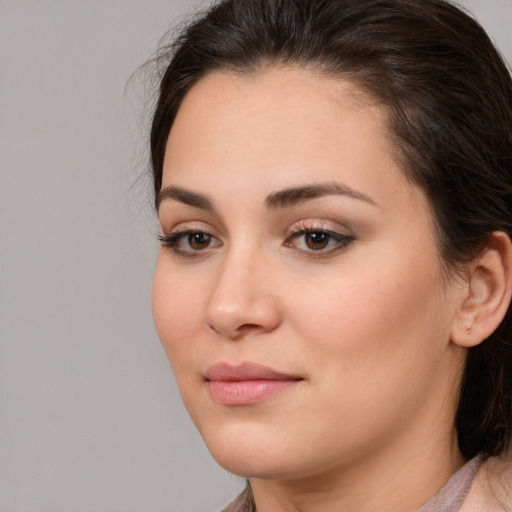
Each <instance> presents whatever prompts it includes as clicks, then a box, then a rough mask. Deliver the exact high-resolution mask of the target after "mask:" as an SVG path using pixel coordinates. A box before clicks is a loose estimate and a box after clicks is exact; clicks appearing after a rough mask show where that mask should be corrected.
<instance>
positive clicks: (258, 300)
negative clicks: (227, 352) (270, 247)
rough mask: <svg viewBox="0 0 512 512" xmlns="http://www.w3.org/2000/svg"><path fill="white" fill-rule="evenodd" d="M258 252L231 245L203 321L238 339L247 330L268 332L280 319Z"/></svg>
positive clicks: (212, 327) (246, 247) (220, 269)
mask: <svg viewBox="0 0 512 512" xmlns="http://www.w3.org/2000/svg"><path fill="white" fill-rule="evenodd" d="M268 264H269V263H268V262H266V261H265V259H264V258H263V256H262V254H261V252H260V251H257V250H255V249H254V247H252V248H251V246H249V245H248V246H245V247H233V248H232V249H231V250H229V251H228V253H227V254H226V257H225V259H224V261H223V262H222V265H221V267H220V268H219V274H218V278H217V281H216V283H215V286H214V288H213V290H212V294H211V296H210V299H209V301H208V305H207V308H206V323H207V325H208V326H209V327H210V328H211V329H213V330H214V331H215V332H217V333H219V334H222V335H224V336H227V337H232V338H237V337H240V336H241V335H242V334H243V333H246V332H248V331H261V332H265V331H269V330H272V329H274V328H275V326H276V325H277V323H278V322H279V318H278V316H279V315H278V309H277V304H276V300H275V297H274V296H273V294H272V290H271V289H270V288H269V286H270V284H269V283H268V280H267V279H266V278H265V268H264V267H265V266H266V265H268Z"/></svg>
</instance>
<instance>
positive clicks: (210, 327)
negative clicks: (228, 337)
mask: <svg viewBox="0 0 512 512" xmlns="http://www.w3.org/2000/svg"><path fill="white" fill-rule="evenodd" d="M208 329H210V330H212V331H213V332H214V333H215V334H221V332H220V331H219V330H218V329H217V328H216V327H215V326H214V325H213V324H212V323H208Z"/></svg>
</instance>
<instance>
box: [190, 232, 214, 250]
mask: <svg viewBox="0 0 512 512" xmlns="http://www.w3.org/2000/svg"><path fill="white" fill-rule="evenodd" d="M188 243H189V244H190V247H192V249H206V247H208V245H209V243H210V235H207V234H206V233H192V234H191V235H188Z"/></svg>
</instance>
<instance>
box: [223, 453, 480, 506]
mask: <svg viewBox="0 0 512 512" xmlns="http://www.w3.org/2000/svg"><path fill="white" fill-rule="evenodd" d="M481 463H482V461H481V459H480V457H475V458H474V459H471V460H470V461H469V462H467V463H466V464H465V465H464V466H462V468H460V469H459V471H457V472H456V473H455V474H454V475H453V476H452V477H451V478H450V480H448V482H447V483H446V485H444V486H443V487H442V488H441V489H440V490H439V491H438V492H437V493H436V494H435V495H434V496H432V498H430V499H429V500H428V501H427V502H426V503H424V504H423V505H422V506H421V507H420V508H419V509H418V510H417V511H416V512H459V510H460V508H461V507H462V505H463V503H464V500H465V499H466V497H467V495H468V494H469V491H470V489H471V486H472V484H473V481H474V479H475V476H476V474H477V472H478V469H479V468H480V465H481ZM222 512H255V507H254V500H253V498H252V492H251V489H250V487H249V486H247V487H246V488H245V490H244V491H243V492H242V493H241V494H239V495H238V496H237V497H236V499H235V500H234V501H232V502H231V503H230V504H229V505H228V506H227V507H226V508H225V509H223V510H222Z"/></svg>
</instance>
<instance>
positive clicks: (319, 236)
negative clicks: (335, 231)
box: [304, 231, 332, 251]
mask: <svg viewBox="0 0 512 512" xmlns="http://www.w3.org/2000/svg"><path fill="white" fill-rule="evenodd" d="M331 238H332V237H331V235H329V233H326V232H325V231H315V232H312V233H306V234H305V235H304V243H305V244H306V246H307V247H308V248H309V249H311V250H313V251H319V250H321V249H325V248H326V247H327V245H328V244H329V241H330V239H331Z"/></svg>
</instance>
